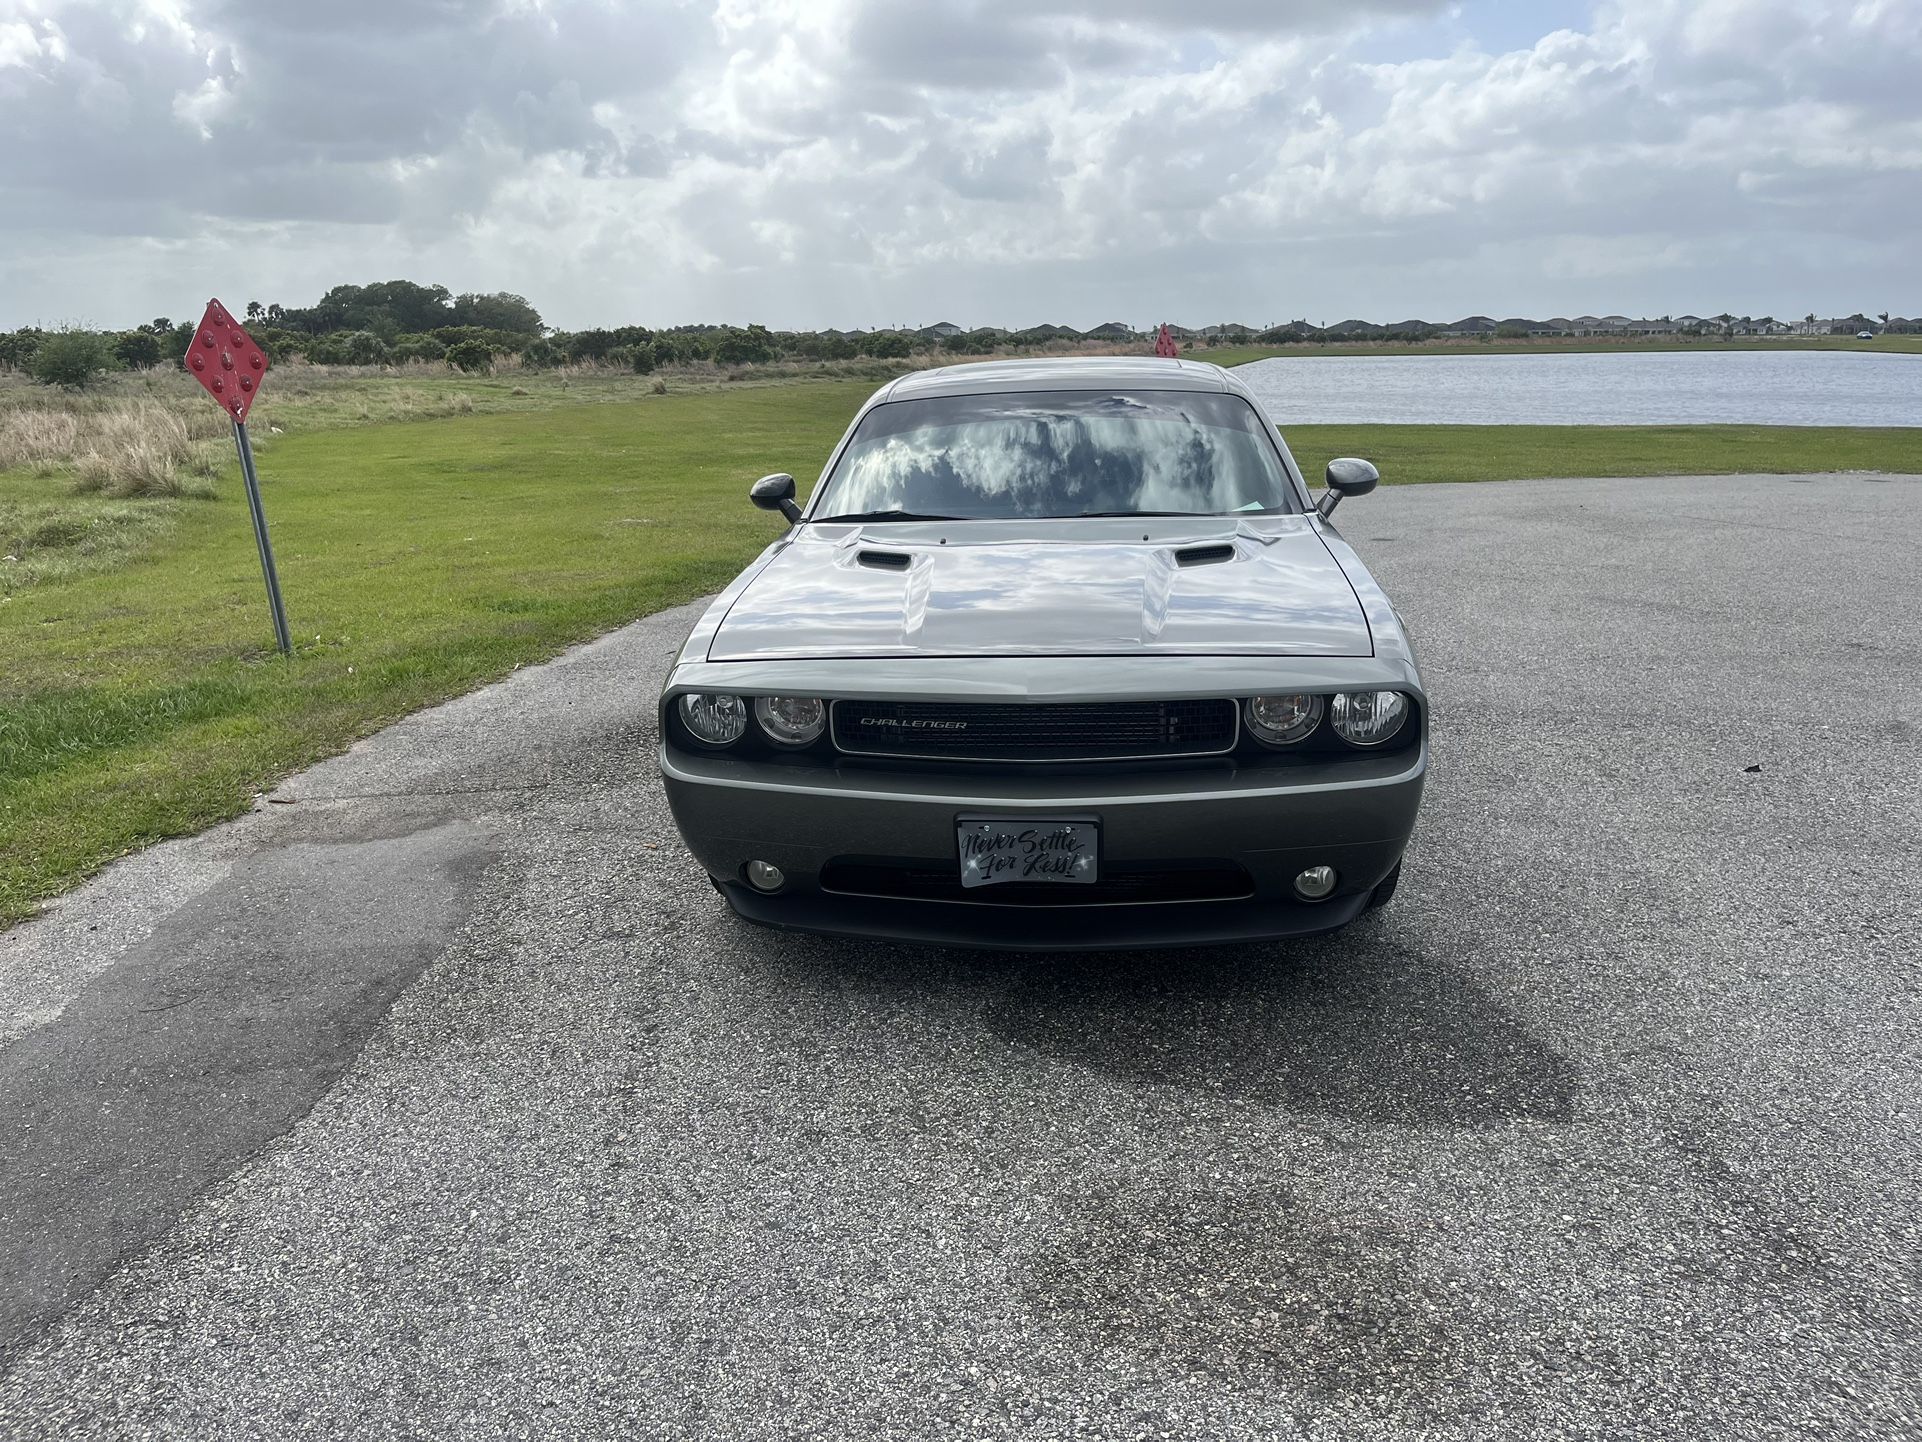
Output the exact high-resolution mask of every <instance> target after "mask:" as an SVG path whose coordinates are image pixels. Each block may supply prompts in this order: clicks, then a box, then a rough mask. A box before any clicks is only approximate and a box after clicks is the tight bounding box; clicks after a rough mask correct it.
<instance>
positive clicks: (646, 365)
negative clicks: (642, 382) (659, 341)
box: [629, 343, 654, 376]
mask: <svg viewBox="0 0 1922 1442" xmlns="http://www.w3.org/2000/svg"><path fill="white" fill-rule="evenodd" d="M629 364H631V365H632V366H633V367H634V374H635V375H637V376H644V375H652V374H653V373H654V347H653V345H652V344H647V343H644V344H641V345H637V346H635V347H634V349H633V352H632V355H631V357H630V360H629Z"/></svg>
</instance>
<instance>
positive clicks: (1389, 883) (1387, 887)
mask: <svg viewBox="0 0 1922 1442" xmlns="http://www.w3.org/2000/svg"><path fill="white" fill-rule="evenodd" d="M1399 885H1401V863H1400V862H1399V861H1397V862H1396V863H1395V869H1394V870H1393V871H1391V872H1389V873H1388V874H1387V875H1386V876H1384V877H1383V878H1382V879H1381V882H1380V884H1379V885H1377V886H1376V887H1375V889H1374V891H1373V892H1371V893H1370V894H1369V897H1368V905H1366V906H1364V907H1363V908H1362V910H1363V911H1373V910H1374V909H1375V908H1376V907H1378V906H1386V905H1388V903H1389V901H1390V900H1392V899H1393V897H1394V895H1395V888H1396V887H1397V886H1399Z"/></svg>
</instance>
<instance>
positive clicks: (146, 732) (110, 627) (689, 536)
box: [0, 378, 1922, 925]
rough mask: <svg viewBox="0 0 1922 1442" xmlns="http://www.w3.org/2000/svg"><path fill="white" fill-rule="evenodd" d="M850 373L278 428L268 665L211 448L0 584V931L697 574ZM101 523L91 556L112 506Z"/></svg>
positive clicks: (1881, 461)
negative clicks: (185, 473)
mask: <svg viewBox="0 0 1922 1442" xmlns="http://www.w3.org/2000/svg"><path fill="white" fill-rule="evenodd" d="M872 385H873V383H872V381H871V380H869V379H865V378H863V379H842V380H820V381H814V382H809V383H804V384H785V385H765V386H754V385H739V386H733V387H728V388H725V389H717V388H710V389H707V390H701V391H671V392H670V393H669V394H666V395H656V394H653V393H651V390H648V389H642V388H640V387H638V386H636V385H634V384H632V383H631V382H630V383H629V388H628V389H627V390H626V391H625V392H623V393H621V394H620V395H618V396H615V395H613V394H610V395H609V396H606V397H598V396H597V397H595V398H594V399H593V400H591V401H589V402H588V403H577V404H562V403H552V404H549V403H547V397H545V396H541V397H536V396H535V395H534V394H532V393H531V392H530V393H529V394H527V395H523V396H518V397H516V396H513V395H512V394H511V387H510V388H509V389H510V393H509V394H506V395H503V396H501V397H500V398H499V402H500V403H501V404H502V405H503V409H501V410H498V411H493V412H491V413H490V411H489V407H488V404H487V402H485V401H479V400H477V401H476V403H475V404H474V406H473V408H472V410H471V411H466V410H463V411H461V412H458V413H456V414H453V415H447V416H443V417H442V418H439V419H424V420H418V421H413V422H408V423H399V422H390V423H385V424H372V425H362V426H358V427H355V428H352V429H324V428H320V427H318V426H315V427H310V428H308V429H305V430H301V429H294V428H289V430H288V433H287V434H283V435H281V436H277V437H274V438H273V443H272V445H271V448H270V449H269V450H267V451H266V452H265V453H264V454H263V456H262V460H261V471H262V478H263V482H264V487H265V491H266V503H267V510H268V515H269V518H270V521H271V524H272V527H273V538H274V544H275V549H276V551H277V553H278V557H279V562H280V571H281V579H282V584H283V586H284V588H285V591H286V595H287V604H288V610H289V616H290V620H291V622H292V627H293V631H294V635H295V638H296V642H297V650H296V654H295V655H294V656H293V658H292V659H291V660H281V659H280V658H278V657H277V656H275V655H274V654H273V652H272V650H271V645H270V639H269V627H268V621H267V615H266V607H265V602H264V600H263V598H262V594H261V583H260V576H259V571H258V566H257V562H256V559H255V556H254V548H253V544H252V539H251V536H250V533H249V530H248V522H247V513H246V507H245V503H244V501H243V499H242V495H241V490H240V487H239V485H238V482H237V479H236V477H235V475H234V473H233V467H232V465H231V464H229V465H228V466H227V468H226V470H225V471H224V472H223V473H222V474H220V475H219V476H218V477H217V478H216V484H215V487H214V496H213V498H212V499H206V500H183V501H171V502H147V503H134V504H146V505H152V506H162V507H165V508H166V509H165V511H164V513H162V514H163V515H164V520H162V521H160V522H154V523H152V524H154V525H157V526H159V527H160V528H161V529H159V530H157V531H155V532H153V533H152V534H143V535H139V536H133V537H131V539H129V540H128V542H127V546H126V548H124V549H122V550H120V551H118V552H116V553H115V554H114V555H113V556H112V557H111V562H112V568H111V569H104V568H94V569H89V568H88V567H86V566H81V565H76V566H73V567H71V568H69V569H67V570H64V571H60V570H57V569H49V570H47V571H46V572H45V573H44V574H42V575H41V576H39V577H38V578H37V579H34V580H32V581H31V582H30V583H28V584H22V585H19V586H17V587H15V588H14V589H12V590H11V591H7V592H5V593H4V595H0V925H3V924H5V923H6V922H9V921H12V920H17V919H19V918H20V917H22V916H25V915H27V914H29V913H30V912H31V911H32V910H33V908H34V907H35V905H36V904H37V903H38V902H39V901H41V900H43V899H45V898H47V897H49V896H52V895H54V894H56V893H58V892H59V891H61V890H64V889H65V888H67V887H69V886H71V885H73V884H74V883H75V882H76V881H78V880H80V879H82V878H84V877H85V876H87V875H89V874H90V873H92V872H93V871H95V870H97V869H98V868H99V867H100V866H101V865H103V864H104V863H105V862H107V861H109V860H111V859H112V858H114V857H115V856H118V855H121V854H123V853H125V852H127V851H129V850H132V849H134V848H136V847H139V846H141V845H144V844H146V843H148V842H151V841H154V840H157V839H160V838H163V837H168V836H175V835H181V834H184V833H187V832H191V831H194V830H197V829H199V828H201V827H204V826H206V825H208V824H209V823H211V822H214V821H218V820H220V819H222V818H224V817H228V816H232V815H234V814H236V813H238V812H240V811H242V810H243V809H245V808H246V807H247V806H248V805H249V803H250V799H251V797H252V796H253V795H254V793H255V792H257V791H258V790H260V789H263V788H265V787H267V786H269V785H271V784H272V783H273V782H274V781H275V780H276V779H277V778H279V777H281V776H284V775H286V774H287V773H289V772H291V771H293V770H296V769H298V768H300V767H301V766H304V765H306V764H308V763H310V762H312V761H314V760H316V759H318V758H319V757H322V756H325V755H328V754H330V753H333V752H336V751H339V750H340V749H342V748H343V747H345V746H346V745H348V744H350V743H351V742H352V741H354V740H355V739H357V738H358V737H361V736H364V735H366V734H368V733H369V732H371V731H374V730H376V729H378V728H379V727H381V726H383V725H385V724H387V723H388V722H390V721H392V720H394V719H396V718H398V717H400V716H403V715H405V714H407V713H408V712H410V711H413V710H416V709H418V708H420V707H422V706H425V705H429V704H431V703H433V702H435V701H439V700H442V699H444V698H447V697H450V696H454V695H458V694H460V693H461V692H463V691H467V690H470V689H472V688H473V687H474V686H476V685H479V684H481V683H483V682H485V681H487V680H490V679H492V678H494V677H497V676H499V675H502V674H504V673H505V672H507V671H509V670H511V669H512V668H513V667H515V666H516V665H519V664H523V663H527V662H531V661H536V660H539V659H541V658H543V657H546V656H549V655H552V654H553V653H554V652H556V651H558V650H559V649H561V648H563V647H565V646H566V645H568V644H570V643H572V642H575V641H579V640H582V639H585V638H587V637H590V636H593V635H595V634H597V633H600V632H602V631H605V630H608V629H610V628H612V627H615V626H618V625H620V624H622V623H624V622H626V621H629V620H631V619H633V618H634V617H636V616H640V615H644V614H647V613H648V612H651V611H655V610H659V609H661V608H663V607H666V606H670V605H674V604H677V603H679V602H682V601H686V600H689V599H692V598H693V597H696V596H699V595H701V594H703V593H704V592H708V591H711V590H714V589H716V588H717V587H719V586H721V585H722V584H724V583H725V582H726V581H727V580H728V579H729V578H730V577H731V576H732V575H733V574H734V573H735V572H736V570H737V569H738V568H739V567H740V566H741V565H742V564H744V563H745V562H746V561H747V560H748V559H749V558H750V557H751V556H753V555H754V554H755V553H756V552H757V551H758V550H759V549H760V548H761V547H762V546H764V545H765V544H766V543H767V542H768V541H769V540H770V539H771V538H772V537H773V535H774V534H775V533H776V530H777V526H776V524H775V523H774V522H773V521H772V520H771V518H769V517H768V516H767V515H766V514H765V513H763V512H759V511H756V510H754V509H752V508H751V507H750V506H749V505H748V504H747V502H746V500H745V491H746V487H747V485H748V483H749V482H750V481H751V480H752V479H753V478H754V477H756V476H758V475H761V474H763V473H766V472H768V471H775V470H791V471H794V472H796V473H797V474H801V475H803V476H805V475H807V474H809V473H810V471H811V469H812V468H813V467H814V466H815V465H816V464H818V462H819V460H820V458H821V457H823V456H824V455H825V454H826V453H827V451H828V450H829V448H830V447H831V446H832V444H833V442H834V440H835V439H836V438H837V436H838V435H839V433H840V431H841V429H842V428H843V427H844V426H845V424H846V423H847V420H848V418H849V417H850V416H851V415H852V413H853V412H854V410H855V409H856V408H857V407H858V406H859V404H860V403H861V401H862V400H863V399H864V398H865V397H866V396H867V395H868V394H869V392H870V391H871V389H872ZM613 400H621V401H624V402H625V403H619V404H616V403H601V402H604V401H613ZM530 401H531V402H535V404H534V405H533V406H531V407H530V408H526V409H523V408H521V407H520V406H518V405H516V404H515V403H516V402H530ZM1290 441H1291V443H1292V444H1293V446H1294V448H1295V452H1296V454H1297V456H1298V457H1299V458H1300V460H1301V462H1302V464H1303V466H1304V468H1305V469H1306V470H1307V471H1308V472H1309V474H1310V475H1311V476H1314V475H1318V474H1319V471H1320V469H1321V466H1322V465H1323V464H1325V462H1326V461H1327V460H1328V459H1329V458H1330V457H1332V456H1335V455H1364V456H1369V457H1371V458H1373V459H1374V460H1376V461H1377V462H1378V463H1379V464H1380V465H1381V466H1382V468H1383V473H1384V476H1385V477H1386V479H1387V480H1388V481H1389V482H1391V483H1405V482H1413V481H1439V480H1496V479H1505V478H1512V477H1522V476H1554V475H1659V474H1678V473H1679V474H1692V473H1708V472H1735V471H1778V472H1780V471H1804V470H1837V469H1856V468H1862V469H1886V470H1904V471H1912V472H1922V432H1917V431H1803V430H1780V429H1768V428H1760V427H1660V428H1603V427H1596V428H1574V427H1553V428H1527V427H1499V426H1482V427H1463V426H1429V427H1399V426H1373V427H1366V426H1353V427H1299V428H1296V429H1295V430H1293V431H1292V432H1291V433H1290ZM60 484H61V483H60V482H59V480H58V479H57V478H54V477H39V478H35V477H33V476H31V475H28V474H25V473H23V472H20V471H15V472H13V473H10V474H7V475H3V476H0V501H4V502H7V503H10V504H13V505H14V506H15V508H16V511H17V512H18V513H19V514H20V515H28V514H34V515H38V516H39V518H40V520H41V521H42V522H45V523H54V522H58V521H59V520H60V517H61V514H63V513H66V514H70V513H71V504H72V501H73V498H71V497H68V498H66V500H65V501H64V502H63V500H62V496H61V494H59V486H60ZM42 492H44V494H42ZM86 504H88V505H91V506H96V507H104V506H106V505H108V504H109V503H107V502H104V501H95V500H91V499H90V500H88V501H87V503H86ZM63 506H65V507H66V510H65V512H63ZM36 507H37V508H38V509H37V510H36V509H35V508H36ZM98 519H99V521H100V524H99V525H98V526H95V525H93V524H92V522H91V521H90V522H89V529H90V530H91V531H98V532H99V533H100V535H99V544H100V545H102V546H103V547H108V548H111V547H112V546H113V545H115V544H117V542H115V541H112V540H110V539H109V537H110V535H111V533H112V532H113V528H114V527H115V526H117V525H120V524H123V522H122V521H115V520H110V519H108V518H107V514H106V512H105V511H104V510H103V511H99V512H98ZM124 524H127V525H130V526H131V525H136V524H148V523H147V522H144V521H140V520H139V518H138V516H136V518H135V519H134V520H130V521H125V522H124ZM14 564H15V565H16V566H17V565H18V564H20V563H17V562H16V563H14ZM103 564H104V563H103ZM651 702H652V698H651V697H648V696H645V695H636V696H635V697H634V698H633V704H634V706H635V708H636V710H637V711H639V710H642V709H644V708H646V707H648V706H649V705H650V704H651Z"/></svg>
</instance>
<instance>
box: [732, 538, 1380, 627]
mask: <svg viewBox="0 0 1922 1442" xmlns="http://www.w3.org/2000/svg"><path fill="white" fill-rule="evenodd" d="M1134 653H1142V654H1159V653H1187V654H1212V655H1235V654H1241V655H1268V656H1370V655H1373V654H1374V647H1373V643H1372V639H1371V637H1370V635H1369V630H1368V622H1367V620H1366V618H1365V617H1364V616H1363V614H1362V610H1361V606H1360V603H1359V602H1357V600H1356V599H1355V592H1354V589H1353V587H1352V586H1350V585H1349V582H1348V577H1347V576H1346V575H1345V574H1344V573H1343V571H1342V569H1341V566H1340V565H1339V564H1338V563H1337V562H1336V560H1335V558H1334V557H1333V556H1332V555H1330V554H1329V551H1328V548H1327V546H1325V545H1324V544H1322V540H1321V537H1320V536H1319V535H1318V534H1316V531H1315V528H1314V525H1313V523H1312V522H1311V521H1310V520H1309V518H1308V517H1306V516H1265V517H1260V518H1250V519H1232V520H1231V519H1219V520H1217V519H1214V518H1133V519H1120V520H1108V519H1100V520H1095V519H1086V520H1074V521H1068V520H1061V521H1025V522H1014V521H965V522H955V523H947V524H938V523H904V522H890V523H885V524H878V525H877V524H870V525H866V526H858V525H819V524H816V525H807V526H802V527H800V528H799V529H798V530H797V532H796V533H795V535H794V537H793V538H792V539H791V540H790V541H788V542H787V543H786V544H784V545H782V546H780V547H778V548H776V550H775V551H774V552H773V554H772V555H771V556H770V557H769V558H768V560H767V561H766V562H765V563H764V564H763V566H762V567H761V569H760V571H759V572H758V573H757V574H756V575H755V576H754V578H753V579H752V580H751V581H750V582H749V583H748V585H747V586H746V587H745V588H744V589H743V590H742V592H741V593H740V595H739V596H737V597H736V599H735V602H734V604H733V606H732V607H731V608H730V609H729V610H728V613H727V615H726V617H725V618H724V619H723V620H722V621H721V624H720V626H719V628H718V629H717V631H716V632H715V635H714V639H713V641H712V643H711V645H710V646H709V649H708V659H709V660H711V661H751V660H771V659H776V658H802V657H819V656H917V655H924V656H1006V655H1036V654H1058V655H1080V656H1092V655H1100V656H1110V655H1128V654H1134Z"/></svg>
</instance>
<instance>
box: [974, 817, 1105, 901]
mask: <svg viewBox="0 0 1922 1442" xmlns="http://www.w3.org/2000/svg"><path fill="white" fill-rule="evenodd" d="M955 832H956V834H957V836H958V837H959V839H960V847H961V884H962V885H963V886H998V885H1000V884H1002V883H1003V882H1009V881H1043V882H1047V881H1055V882H1063V883H1066V884H1069V885H1074V884H1076V883H1080V884H1083V885H1086V884H1089V883H1092V882H1093V881H1095V880H1096V879H1097V877H1098V876H1099V874H1100V871H1101V831H1100V828H1099V827H1097V826H1096V825H1095V823H1094V822H1092V821H1031V820H1026V819H1023V820H1019V821H995V820H981V819H979V818H976V819H974V820H969V821H958V822H956V823H955Z"/></svg>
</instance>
